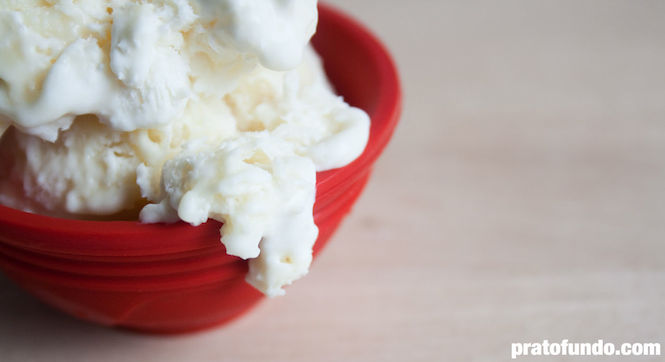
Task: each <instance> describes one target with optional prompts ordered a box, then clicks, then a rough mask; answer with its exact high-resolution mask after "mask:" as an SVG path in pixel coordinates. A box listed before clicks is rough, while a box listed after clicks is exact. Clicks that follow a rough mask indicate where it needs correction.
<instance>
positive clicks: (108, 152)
mask: <svg viewBox="0 0 665 362" xmlns="http://www.w3.org/2000/svg"><path fill="white" fill-rule="evenodd" d="M235 83H236V84H235V86H234V88H233V89H232V90H231V91H229V92H227V93H225V94H223V95H222V96H220V97H217V96H215V95H212V94H208V93H205V92H194V94H195V95H196V97H194V98H192V99H190V100H188V102H187V104H186V105H185V107H184V109H183V111H182V114H181V115H180V116H179V117H177V118H175V119H173V120H172V121H171V122H169V123H167V124H165V125H162V126H158V127H153V128H150V129H137V130H134V131H122V130H117V129H113V128H112V127H110V126H109V125H108V124H106V123H104V122H103V121H102V120H101V119H99V118H98V117H97V116H94V115H78V116H76V118H75V119H74V121H73V123H72V125H71V127H70V128H69V129H67V130H64V131H61V132H60V136H59V138H58V139H57V140H56V141H55V142H50V141H47V140H44V139H41V138H39V137H38V136H36V135H30V134H27V133H25V132H18V131H16V130H14V131H12V132H9V133H7V134H6V135H5V137H4V138H3V140H2V142H1V143H0V169H3V170H7V175H9V176H8V177H6V178H5V179H2V180H0V202H3V203H5V204H8V205H11V206H14V207H17V208H23V209H28V210H33V211H37V212H42V213H48V214H53V215H57V216H64V217H80V216H81V215H87V216H88V217H89V216H90V215H118V214H123V215H131V214H134V215H135V214H136V213H137V212H138V210H140V219H141V220H142V221H144V222H160V221H166V222H171V221H177V220H184V221H186V222H189V223H191V224H193V225H198V224H200V223H202V222H205V221H206V220H208V219H210V218H212V219H215V220H219V221H222V222H223V223H224V225H223V227H222V230H221V235H222V237H221V240H222V242H223V243H224V244H225V246H226V248H227V252H228V253H229V254H232V255H237V256H239V257H242V258H247V259H250V262H249V264H250V272H249V274H248V276H247V280H248V282H250V283H251V284H252V285H254V286H255V287H257V288H258V289H259V290H261V291H263V292H264V293H266V294H267V295H280V294H282V293H283V290H282V286H284V285H286V284H290V283H291V282H292V281H294V280H296V279H298V278H300V277H302V276H303V275H305V274H306V273H307V270H308V267H309V264H310V263H311V257H312V256H311V250H312V246H313V244H314V241H315V240H316V236H317V233H318V231H317V228H316V225H315V224H314V221H313V216H312V209H313V204H314V196H315V183H316V177H315V172H316V170H324V169H329V168H333V167H339V166H342V165H344V164H346V163H348V162H350V161H352V160H353V159H354V158H355V157H357V155H359V154H360V153H361V152H362V150H363V149H364V146H365V143H366V141H367V138H368V133H369V119H368V117H367V115H366V114H365V113H364V112H362V111H361V110H359V109H356V108H353V107H350V106H348V105H347V104H346V103H344V101H343V100H342V99H341V98H340V97H338V96H336V95H335V94H334V93H333V92H332V90H331V88H330V86H329V85H328V83H327V80H326V78H325V74H324V73H323V70H322V66H321V64H320V60H319V59H318V57H317V56H316V54H315V53H314V52H313V50H311V49H310V48H305V50H304V55H303V61H302V62H301V63H300V64H299V65H298V66H297V68H296V69H294V70H292V71H288V72H281V71H273V70H270V69H267V68H265V67H263V66H260V65H258V66H255V67H254V68H253V69H252V70H251V71H248V72H247V73H246V74H245V75H244V76H243V77H240V78H239V79H237V80H236V81H235ZM141 208H142V209H141Z"/></svg>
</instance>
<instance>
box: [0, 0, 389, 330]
mask: <svg viewBox="0 0 665 362" xmlns="http://www.w3.org/2000/svg"><path fill="white" fill-rule="evenodd" d="M312 42H313V44H314V47H315V48H316V49H317V51H318V52H319V54H320V55H321V56H322V58H323V60H324V66H325V70H326V73H327V74H328V77H329V78H330V80H331V82H332V83H333V85H334V86H335V87H336V89H337V91H338V92H339V93H340V94H342V95H343V96H344V98H345V99H346V101H347V102H349V103H350V104H352V105H355V106H358V107H360V108H362V109H364V110H365V111H367V112H368V114H369V115H370V118H371V121H372V123H371V129H370V138H369V142H368V145H367V148H366V149H365V151H364V152H363V154H362V155H361V156H360V157H359V158H358V159H356V160H355V161H354V162H352V163H351V164H349V165H347V166H345V167H342V168H339V169H335V170H330V171H325V172H319V173H317V175H316V176H317V183H316V185H317V191H316V203H315V204H314V220H315V222H316V224H317V226H318V227H319V237H318V239H317V242H316V244H315V247H314V253H315V254H317V253H318V252H319V251H320V250H321V248H322V247H323V246H324V245H325V244H326V242H327V241H328V239H329V238H330V236H331V235H332V234H333V232H334V231H335V229H336V228H337V226H338V225H339V223H340V222H341V220H342V219H343V218H344V216H346V214H347V213H348V212H349V210H350V208H351V206H352V205H353V203H354V202H355V200H356V199H357V198H358V196H359V195H360V193H361V192H362V190H363V188H364V186H365V184H366V182H367V180H368V178H369V176H370V173H371V167H372V165H373V163H374V162H375V161H376V159H377V157H378V156H379V154H380V153H381V152H382V150H383V149H384V148H385V146H386V144H387V143H388V141H389V139H390V137H391V136H392V133H393V130H394V128H395V125H396V124H397V121H398V118H399V114H400V110H401V91H400V85H399V79H398V75H397V71H396V68H395V65H394V63H393V61H392V59H391V57H390V55H389V54H388V52H387V51H386V49H385V47H384V46H383V45H382V44H381V42H380V41H379V40H378V39H377V38H376V37H374V36H373V35H372V34H371V33H370V32H369V31H368V30H367V29H366V28H364V27H363V26H362V25H360V24H359V23H357V22H356V21H354V20H353V19H351V18H349V17H347V16H345V15H344V14H342V13H340V12H339V11H337V10H334V9H332V8H331V7H329V6H326V5H320V6H319V26H318V30H317V33H316V35H315V36H314V38H313V39H312ZM220 226H221V225H220V223H218V222H215V221H209V222H207V223H205V224H203V225H200V226H198V227H193V226H190V225H189V224H186V223H183V222H179V223H175V224H141V223H139V222H131V221H83V220H70V219H58V218H52V217H48V216H43V215H36V214H30V213H25V212H22V211H18V210H14V209H11V208H7V207H4V206H1V205H0V268H1V269H2V270H3V271H4V272H5V273H6V274H7V275H8V276H9V277H10V278H11V279H13V280H14V281H16V282H17V283H18V284H19V285H21V286H22V287H23V288H25V289H26V290H28V291H29V292H31V293H32V294H34V295H36V296H37V297H38V298H40V299H41V300H43V301H44V302H46V303H48V304H50V305H53V306H55V307H56V308H59V309H61V310H63V311H65V312H67V313H69V314H71V315H74V316H76V317H79V318H82V319H85V320H89V321H92V322H95V323H100V324H103V325H109V326H119V327H124V328H130V329H135V330H140V331H147V332H157V333H179V332H186V331H191V330H197V329H201V328H206V327H209V326H213V325H218V324H221V323H224V322H226V321H228V320H230V319H232V318H234V317H237V316H239V315H240V314H242V313H243V312H245V311H247V310H249V309H250V308H251V307H252V306H253V305H255V304H256V303H257V302H258V301H260V300H262V299H263V295H262V294H261V293H260V292H258V291H257V290H255V289H254V288H252V287H251V286H249V285H248V284H247V283H246V282H245V280H244V279H245V274H246V273H247V269H248V268H247V262H246V261H244V260H242V259H239V258H237V257H233V256H229V255H226V251H225V249H224V246H223V245H222V244H221V243H220V242H219V228H220Z"/></svg>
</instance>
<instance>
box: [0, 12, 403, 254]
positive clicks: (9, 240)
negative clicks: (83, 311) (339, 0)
mask: <svg viewBox="0 0 665 362" xmlns="http://www.w3.org/2000/svg"><path fill="white" fill-rule="evenodd" d="M319 16H320V18H322V19H325V21H326V22H327V23H329V24H332V25H333V26H332V28H335V27H343V28H345V30H346V31H348V32H351V33H352V34H353V36H354V41H356V42H358V43H359V44H360V45H361V46H362V47H363V48H364V49H365V50H366V52H367V54H368V59H371V63H370V64H371V65H372V66H373V67H375V68H376V69H377V73H378V75H379V81H380V85H379V86H377V88H376V89H377V102H376V107H375V109H373V110H371V111H368V114H369V116H370V119H371V125H372V126H371V131H370V139H369V141H368V143H367V147H366V148H365V150H364V151H363V153H362V154H361V155H360V156H359V157H358V158H356V160H354V161H353V162H352V163H350V164H348V165H347V166H344V167H341V168H337V169H333V170H328V171H323V172H317V174H316V178H317V182H316V187H317V195H318V191H319V189H322V188H326V187H328V188H329V187H331V185H334V184H336V183H338V182H340V181H343V180H345V179H348V178H349V176H350V175H353V174H354V173H357V172H358V170H361V169H363V168H367V167H369V165H371V163H373V162H374V161H375V160H376V158H378V156H379V154H380V153H381V151H382V150H383V149H384V148H385V146H386V145H387V143H388V141H389V140H390V138H391V136H392V134H393V132H394V129H395V127H396V125H397V122H398V120H399V115H400V113H401V109H402V91H401V85H400V79H399V75H398V72H397V67H396V65H395V63H394V61H393V59H392V57H391V55H390V53H389V52H388V50H387V49H386V47H385V46H384V45H383V44H382V42H381V41H380V40H379V39H378V38H377V37H376V36H375V35H374V34H373V33H372V32H371V31H370V30H368V29H367V28H366V27H365V26H364V25H362V24H361V23H359V22H358V21H356V20H354V19H353V18H352V17H350V16H348V15H346V14H344V13H343V12H342V11H340V10H337V9H335V8H334V7H332V6H330V5H327V4H323V3H320V4H319ZM315 36H316V35H315ZM324 61H325V59H324ZM317 199H318V198H317ZM315 213H316V206H315ZM220 227H221V223H220V222H218V221H215V220H208V222H206V223H204V224H201V225H199V226H197V227H194V226H191V225H190V224H188V223H185V222H183V221H179V222H176V223H172V224H164V223H156V224H146V223H141V222H139V221H122V220H108V221H90V220H78V219H66V218H58V217H52V216H47V215H41V214H34V213H28V212H25V211H21V210H18V209H13V208H11V207H7V206H4V205H0V229H5V230H3V233H4V234H7V233H11V229H14V230H16V231H17V233H21V232H26V231H27V232H29V233H31V234H33V235H42V236H43V235H51V237H47V238H45V239H43V238H42V239H40V240H39V241H38V242H31V243H30V245H25V244H22V243H19V242H17V241H16V240H15V239H16V238H14V237H0V242H4V243H6V244H8V245H12V246H14V247H19V248H23V249H29V250H33V251H38V252H45V253H51V254H54V255H89V256H144V255H163V254H171V253H180V252H188V251H192V250H198V249H209V248H211V247H216V246H219V245H221V243H219V229H220ZM213 235H214V236H215V237H214V238H212V240H216V243H215V244H211V243H210V242H205V241H203V240H210V237H211V236H213ZM15 236H17V237H18V235H15ZM82 239H87V240H86V243H85V244H83V243H81V240H82ZM111 239H114V240H113V242H109V240H111Z"/></svg>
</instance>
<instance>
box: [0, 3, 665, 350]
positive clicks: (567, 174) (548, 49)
mask: <svg viewBox="0 0 665 362" xmlns="http://www.w3.org/2000/svg"><path fill="white" fill-rule="evenodd" d="M328 3H330V4H333V5H337V6H338V7H340V8H342V9H344V10H345V11H346V12H348V13H349V14H351V15H353V16H355V17H356V18H358V19H360V20H361V21H362V22H363V23H365V24H366V25H367V26H368V27H369V28H370V29H372V30H373V31H374V32H375V33H376V34H378V35H379V36H380V37H381V38H382V39H383V40H384V42H385V43H386V45H387V46H388V48H390V50H391V52H392V53H393V55H394V56H395V59H396V62H397V63H398V66H399V68H400V72H401V76H402V81H403V87H404V91H405V107H404V113H403V117H402V122H401V124H400V125H399V126H398V129H397V132H396V134H395V137H394V139H393V141H392V143H391V145H390V146H389V147H388V149H387V151H386V153H385V154H384V155H383V157H382V159H380V160H379V162H378V164H377V167H376V169H375V173H374V177H373V179H372V180H371V182H370V184H369V185H368V187H367V189H366V192H365V194H364V195H363V196H362V197H361V199H360V201H359V202H358V204H357V206H356V207H355V209H354V210H353V212H352V214H351V216H350V217H349V218H348V219H347V220H346V222H345V223H344V224H343V226H342V228H341V229H340V231H339V232H338V233H337V235H336V236H335V237H334V238H333V241H332V242H331V243H330V245H329V246H328V247H327V249H326V250H325V252H324V253H323V254H322V255H321V256H320V257H319V259H317V261H316V262H315V264H314V266H313V268H312V270H311V273H310V275H309V276H308V277H306V278H304V279H302V280H300V281H298V282H297V283H295V284H294V285H293V286H291V287H289V288H288V293H287V296H286V297H283V298H277V299H274V300H270V301H268V302H265V303H263V304H261V305H260V306H259V307H258V308H256V309H255V310H254V311H253V312H252V313H250V314H248V315H247V316H246V317H244V318H242V319H240V320H238V321H236V322H234V323H232V324H230V325H228V326H226V327H223V328H218V329H213V330H210V331H205V332H202V333H198V334H192V335H185V336H180V337H155V336H146V335H138V334H132V333H128V332H123V331H117V330H110V329H105V328H101V327H97V326H92V325H88V324H86V323H83V322H79V321H76V320H73V319H71V318H69V317H67V316H64V315H61V314H60V313H58V312H54V311H52V310H51V309H49V308H47V307H45V306H43V305H42V304H40V303H39V302H37V301H35V300H34V299H32V298H31V297H29V296H27V295H26V294H25V293H24V292H22V291H20V290H19V289H17V288H16V287H14V286H13V285H12V284H11V283H10V282H9V281H8V280H6V278H5V277H4V276H0V360H3V361H123V360H126V361H136V360H142V361H153V360H154V361H188V360H193V361H203V360H215V361H466V360H475V361H483V360H487V361H498V360H507V359H509V358H510V344H511V342H539V341H542V340H543V339H548V340H549V341H560V340H561V339H569V340H570V341H573V342H595V341H596V340H597V339H599V338H601V339H603V340H605V341H608V342H614V343H623V342H661V343H662V342H664V339H665V338H664V337H665V329H663V325H665V313H664V309H665V308H664V307H665V255H664V252H665V243H664V241H665V240H664V239H665V70H664V69H663V67H664V65H665V21H663V19H664V16H665V2H662V1H610V0H595V1H591V0H589V1H583V2H581V1H574V0H558V1H549V2H534V1H526V0H524V1H514V0H507V1H426V0H420V1H394V0H384V1H380V2H379V1H369V0H365V1H360V0H356V1H351V0H330V1H328ZM589 359H593V357H589ZM538 360H547V359H545V358H538ZM574 360H576V361H577V360H585V358H582V357H578V358H574ZM626 360H627V359H626ZM640 360H645V361H646V360H649V359H648V358H640Z"/></svg>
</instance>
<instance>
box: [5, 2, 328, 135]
mask: <svg viewBox="0 0 665 362" xmlns="http://www.w3.org/2000/svg"><path fill="white" fill-rule="evenodd" d="M316 19H317V12H316V1H315V0H289V1H284V0H269V1H261V2H253V1H245V0H215V1H212V0H191V1H186V0H154V1H151V2H140V1H123V0H110V1H109V0H87V1H77V2H72V1H54V0H52V1H38V0H27V1H9V0H2V1H0V34H2V39H1V40H0V54H2V57H0V130H2V127H3V126H2V124H6V123H12V124H14V126H16V127H17V128H19V129H21V131H23V132H25V133H30V134H34V135H37V136H39V137H41V138H43V139H46V140H49V141H54V140H55V139H57V137H58V131H59V130H64V129H67V128H68V127H69V126H70V125H71V123H72V121H73V119H74V118H75V117H76V116H77V115H80V114H88V113H89V114H95V115H96V116H97V117H98V118H99V119H100V122H102V123H104V124H106V125H108V126H110V127H112V128H114V129H117V130H123V131H133V130H135V129H140V128H152V127H156V126H160V125H164V124H167V123H169V122H171V121H172V120H173V119H175V118H178V117H180V116H181V115H182V113H183V111H184V109H185V107H186V105H187V102H188V101H189V100H191V99H192V98H196V97H197V96H198V95H200V94H202V93H203V94H206V95H212V96H221V95H223V94H225V93H226V92H228V91H230V90H232V89H233V88H234V87H235V81H236V80H237V79H238V78H240V77H242V76H244V75H245V74H246V73H248V72H250V71H251V70H252V69H254V68H255V66H256V65H257V63H259V62H260V63H261V64H262V65H263V66H266V67H268V68H273V69H279V70H287V69H292V68H294V67H295V66H297V65H298V64H299V63H300V60H301V58H302V52H303V49H304V47H305V45H306V44H307V42H308V41H309V38H310V37H311V36H312V34H313V33H314V29H315V27H316Z"/></svg>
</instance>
